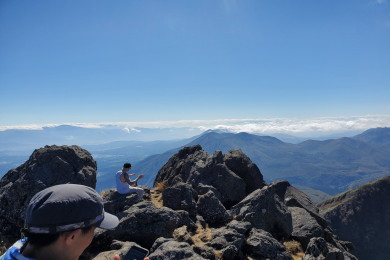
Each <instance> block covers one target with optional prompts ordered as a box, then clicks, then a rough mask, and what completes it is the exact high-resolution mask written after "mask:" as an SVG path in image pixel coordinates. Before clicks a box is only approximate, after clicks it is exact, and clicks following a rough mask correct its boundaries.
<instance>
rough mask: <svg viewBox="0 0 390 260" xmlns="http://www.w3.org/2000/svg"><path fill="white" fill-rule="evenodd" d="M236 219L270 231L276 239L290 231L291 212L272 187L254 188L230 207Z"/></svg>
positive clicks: (284, 236) (288, 234)
mask: <svg viewBox="0 0 390 260" xmlns="http://www.w3.org/2000/svg"><path fill="white" fill-rule="evenodd" d="M230 212H231V215H232V216H233V217H235V219H236V220H238V221H247V222H250V223H251V224H252V225H253V227H256V228H258V229H263V230H265V231H267V232H270V233H271V234H272V236H273V237H275V238H277V239H282V238H288V237H290V235H291V232H292V219H291V213H290V212H289V211H288V209H287V207H286V206H285V204H284V203H283V202H281V201H280V199H279V197H278V196H277V195H276V194H275V193H274V190H273V189H272V188H268V187H267V186H266V187H264V188H262V189H261V190H260V189H258V190H255V191H254V192H252V193H251V194H249V195H248V196H247V197H246V198H245V199H243V200H242V201H241V202H240V203H238V204H237V205H235V206H233V207H232V208H231V209H230Z"/></svg>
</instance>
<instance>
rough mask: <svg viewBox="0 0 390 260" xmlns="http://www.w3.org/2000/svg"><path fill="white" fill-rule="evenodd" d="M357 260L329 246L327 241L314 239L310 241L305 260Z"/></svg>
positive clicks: (318, 238)
mask: <svg viewBox="0 0 390 260" xmlns="http://www.w3.org/2000/svg"><path fill="white" fill-rule="evenodd" d="M318 259H324V260H357V258H356V257H355V256H353V255H351V254H350V253H348V252H346V251H342V250H340V249H339V248H336V247H335V246H333V245H332V244H329V243H327V242H326V241H325V239H323V238H320V237H314V238H311V239H310V242H309V245H308V246H307V249H306V252H305V256H304V257H303V260H318Z"/></svg>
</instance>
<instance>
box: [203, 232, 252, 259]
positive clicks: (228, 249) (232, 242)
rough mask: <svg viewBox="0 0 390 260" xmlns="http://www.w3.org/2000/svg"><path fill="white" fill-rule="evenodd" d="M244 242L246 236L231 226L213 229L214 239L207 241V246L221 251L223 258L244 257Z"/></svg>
mask: <svg viewBox="0 0 390 260" xmlns="http://www.w3.org/2000/svg"><path fill="white" fill-rule="evenodd" d="M244 244H245V236H244V235H243V234H240V233H239V232H237V231H236V230H235V229H232V228H229V227H221V228H218V229H213V236H212V239H211V241H210V242H207V243H206V245H207V246H209V247H212V248H214V249H215V250H217V251H219V253H220V254H222V257H223V259H244V255H243V252H242V248H243V246H244Z"/></svg>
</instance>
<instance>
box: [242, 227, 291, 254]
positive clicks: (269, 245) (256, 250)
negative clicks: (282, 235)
mask: <svg viewBox="0 0 390 260" xmlns="http://www.w3.org/2000/svg"><path fill="white" fill-rule="evenodd" d="M245 252H246V253H247V255H249V256H251V257H252V258H254V259H278V260H292V259H293V258H292V257H291V256H290V254H289V253H288V252H287V251H286V249H285V248H284V246H283V245H282V244H281V243H279V242H278V241H277V240H276V239H275V238H273V237H272V235H271V234H270V233H268V232H266V231H264V230H261V229H256V228H254V229H252V230H251V231H250V234H249V236H248V238H247V240H246V246H245Z"/></svg>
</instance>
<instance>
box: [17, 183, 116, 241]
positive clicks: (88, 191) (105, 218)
mask: <svg viewBox="0 0 390 260" xmlns="http://www.w3.org/2000/svg"><path fill="white" fill-rule="evenodd" d="M24 224H25V229H27V230H28V231H29V232H31V233H42V234H55V233H59V232H63V231H70V230H74V229H78V228H84V227H90V226H96V227H100V228H103V229H114V228H115V227H116V226H117V225H118V224H119V220H118V218H117V217H116V216H114V215H112V214H109V213H107V212H105V211H104V208H103V199H102V198H101V197H100V196H99V194H98V193H97V192H96V191H95V190H94V189H92V188H91V187H87V186H84V185H79V184H61V185H56V186H52V187H49V188H47V189H44V190H42V191H40V192H38V193H37V194H35V195H34V197H32V199H31V200H30V203H29V205H28V206H27V209H26V218H25V223H24Z"/></svg>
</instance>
